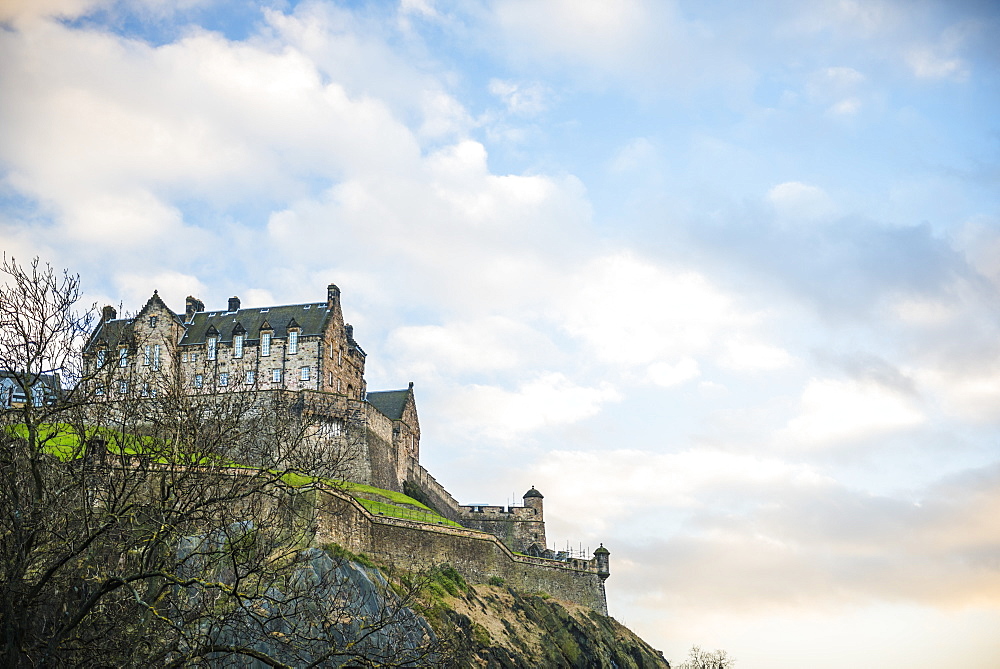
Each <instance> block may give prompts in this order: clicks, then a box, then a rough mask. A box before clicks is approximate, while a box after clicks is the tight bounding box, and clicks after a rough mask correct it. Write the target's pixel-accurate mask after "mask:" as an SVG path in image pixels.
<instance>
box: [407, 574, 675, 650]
mask: <svg viewBox="0 0 1000 669" xmlns="http://www.w3.org/2000/svg"><path fill="white" fill-rule="evenodd" d="M431 589H432V590H437V592H436V593H434V594H435V601H434V603H433V604H431V605H430V606H428V607H427V608H426V609H425V610H424V611H423V613H424V616H425V617H426V619H427V620H428V622H429V623H430V625H431V627H432V628H433V629H434V630H435V633H436V634H437V636H438V639H439V641H440V643H441V649H442V658H443V659H442V661H441V666H445V667H456V668H458V667H462V668H465V667H486V668H490V669H492V668H494V667H496V668H500V667H503V668H508V667H509V668H521V667H581V668H582V667H594V668H597V667H600V668H609V669H610V668H620V669H645V668H653V667H656V668H665V669H669V667H670V665H669V663H668V662H667V661H666V660H665V659H664V657H663V654H662V653H660V651H658V650H655V649H653V648H652V646H650V645H649V644H648V643H646V642H645V641H643V640H642V639H640V638H639V637H637V636H636V635H635V634H634V633H633V632H632V631H631V630H629V629H628V628H626V627H624V626H623V625H621V624H620V623H618V621H616V620H615V619H614V618H610V617H608V616H603V615H600V614H598V613H596V612H594V611H593V610H590V609H588V608H585V607H582V606H579V605H576V604H571V603H569V602H561V601H559V600H556V599H553V598H551V597H548V596H546V595H544V594H525V593H520V592H517V591H516V590H513V589H511V588H508V587H505V586H504V585H503V584H500V583H497V584H496V585H469V584H466V583H465V582H464V581H463V580H462V578H461V577H460V576H459V575H458V574H457V573H455V572H453V571H449V570H447V569H445V570H444V571H443V572H441V573H439V574H438V575H437V576H436V579H435V581H434V582H433V583H432V584H431Z"/></svg>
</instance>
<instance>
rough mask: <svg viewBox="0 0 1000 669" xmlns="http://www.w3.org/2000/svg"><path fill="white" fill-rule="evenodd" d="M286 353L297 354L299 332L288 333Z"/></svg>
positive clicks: (290, 331) (291, 331)
mask: <svg viewBox="0 0 1000 669" xmlns="http://www.w3.org/2000/svg"><path fill="white" fill-rule="evenodd" d="M288 352H289V353H298V352H299V331H298V330H289V332H288Z"/></svg>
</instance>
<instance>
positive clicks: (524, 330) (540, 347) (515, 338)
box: [387, 316, 558, 378]
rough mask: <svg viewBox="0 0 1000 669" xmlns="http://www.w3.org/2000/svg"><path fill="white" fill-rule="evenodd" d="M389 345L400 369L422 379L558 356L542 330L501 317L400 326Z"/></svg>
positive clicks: (513, 366)
mask: <svg viewBox="0 0 1000 669" xmlns="http://www.w3.org/2000/svg"><path fill="white" fill-rule="evenodd" d="M387 348H388V349H389V353H390V355H393V356H394V357H395V358H397V359H398V360H399V361H401V363H402V367H403V369H402V370H401V372H402V373H404V374H407V373H409V374H411V375H416V376H422V377H425V378H426V377H427V376H431V375H434V376H437V375H440V374H451V375H459V376H466V375H482V374H484V373H489V372H494V371H500V370H515V369H517V370H519V369H523V368H526V367H531V366H535V365H539V364H544V363H545V362H550V363H551V362H552V361H553V359H555V358H557V357H558V356H557V355H556V349H555V347H554V346H553V344H552V342H551V341H549V340H548V339H547V337H546V336H545V334H543V333H541V332H539V331H537V330H535V329H533V328H531V327H530V326H528V325H527V324H525V323H522V322H518V321H515V320H513V319H510V318H505V317H502V316H491V317H487V318H482V319H478V320H474V321H463V322H455V323H448V324H446V325H417V326H404V327H400V328H397V329H395V330H393V331H392V332H391V333H390V335H389V340H388V342H387ZM407 370H410V371H407Z"/></svg>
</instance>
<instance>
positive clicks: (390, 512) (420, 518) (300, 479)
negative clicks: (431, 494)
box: [9, 424, 461, 527]
mask: <svg viewBox="0 0 1000 669" xmlns="http://www.w3.org/2000/svg"><path fill="white" fill-rule="evenodd" d="M9 429H10V431H11V432H12V433H13V434H14V435H16V436H18V437H21V438H26V437H27V436H28V434H27V433H28V431H27V428H26V427H25V426H24V425H14V426H12V427H10V428H9ZM95 436H100V437H101V438H102V439H104V441H105V442H106V443H107V448H108V451H109V452H111V453H116V454H127V455H139V454H142V453H146V454H150V453H159V454H158V455H157V456H154V457H153V458H152V459H153V461H155V462H158V463H161V464H167V463H168V462H169V461H170V459H169V458H166V457H164V456H163V455H162V450H163V449H161V448H158V447H157V446H158V444H157V443H156V441H155V440H154V439H153V438H151V437H143V436H136V435H130V434H123V433H120V432H116V431H115V430H111V429H108V428H96V429H93V428H92V429H88V430H87V433H86V437H87V441H89V440H90V439H92V438H93V437H95ZM39 440H40V441H41V442H42V443H43V444H44V446H43V449H44V450H45V452H46V453H48V454H49V455H54V456H55V457H57V458H59V459H60V460H63V461H67V460H73V459H76V458H79V457H82V456H83V454H84V452H85V451H86V447H85V446H84V445H82V444H81V443H80V440H79V438H78V436H77V433H76V431H75V430H73V429H72V427H71V426H69V425H65V424H53V425H43V426H41V427H40V428H39ZM196 460H197V464H208V461H207V460H206V459H205V458H196ZM184 464H192V463H191V462H185V463H184ZM216 464H218V465H221V466H224V467H226V466H228V467H242V466H244V465H241V464H239V463H237V462H232V461H224V462H223V461H220V462H216ZM282 480H284V481H285V483H288V484H289V485H293V486H296V487H301V486H305V485H313V484H316V483H323V484H327V485H330V486H332V487H334V488H338V489H340V490H344V491H346V492H348V493H350V494H351V495H352V496H353V497H354V498H355V499H357V500H358V502H360V503H361V505H362V506H364V507H365V508H366V509H368V511H369V512H371V513H373V514H375V515H382V516H388V517H390V518H403V519H406V520H414V521H417V522H421V523H431V524H434V525H447V526H450V527H461V525H459V524H458V523H456V522H453V521H451V520H448V519H447V518H444V517H442V516H440V515H438V514H437V513H435V512H434V511H433V510H431V509H430V507H428V506H426V505H425V504H423V503H421V502H419V501H417V500H415V499H413V498H412V497H409V496H407V495H404V494H403V493H400V492H395V491H393V490H383V489H382V488H375V487H373V486H369V485H364V484H361V483H353V482H350V481H339V480H334V479H324V478H319V477H314V476H306V475H304V474H299V473H296V472H287V473H286V474H284V475H283V476H282Z"/></svg>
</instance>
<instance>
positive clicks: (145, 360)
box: [142, 344, 153, 367]
mask: <svg viewBox="0 0 1000 669" xmlns="http://www.w3.org/2000/svg"><path fill="white" fill-rule="evenodd" d="M152 349H153V347H152V346H150V345H149V344H146V349H145V350H144V351H143V353H142V364H143V365H145V366H146V367H149V362H150V361H151V360H152V359H153V350H152Z"/></svg>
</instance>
